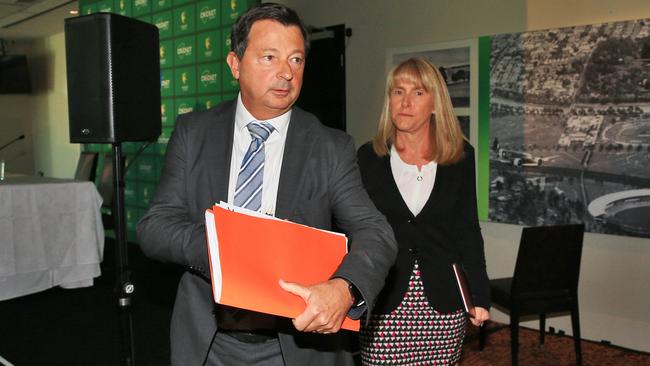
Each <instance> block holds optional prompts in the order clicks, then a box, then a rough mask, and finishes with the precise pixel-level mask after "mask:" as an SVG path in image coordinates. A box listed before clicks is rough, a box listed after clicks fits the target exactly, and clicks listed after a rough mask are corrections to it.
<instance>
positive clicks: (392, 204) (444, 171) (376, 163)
mask: <svg viewBox="0 0 650 366" xmlns="http://www.w3.org/2000/svg"><path fill="white" fill-rule="evenodd" d="M358 158H359V166H360V168H361V176H362V179H363V183H364V185H365V187H366V190H367V191H368V194H369V195H370V198H371V199H372V200H373V202H374V203H375V205H376V206H377V208H378V209H379V211H381V212H382V213H383V214H384V215H385V216H386V218H387V219H388V222H389V223H390V225H391V226H392V228H393V231H394V232H395V238H396V239H397V242H398V244H399V252H398V254H397V260H396V262H395V265H394V266H393V267H392V268H391V270H390V272H389V274H388V278H387V279H386V285H385V287H384V289H383V290H382V292H381V294H380V295H379V297H378V300H377V304H376V305H375V308H374V313H376V314H388V313H390V312H391V311H393V310H394V309H395V308H396V307H397V306H398V305H399V304H400V302H401V301H402V299H403V297H404V293H405V292H406V290H407V287H408V281H409V277H410V275H411V271H412V270H413V265H414V263H415V260H416V259H417V261H418V264H419V267H420V274H421V278H422V281H423V283H424V292H425V294H426V295H427V298H428V300H429V303H430V304H431V306H432V307H433V308H434V309H436V310H438V311H440V312H443V313H449V312H453V311H456V310H458V309H460V308H462V302H461V297H460V294H459V292H458V289H457V287H456V282H455V280H454V274H453V270H452V267H451V265H452V263H453V262H458V263H460V264H462V266H463V268H464V269H465V272H466V274H467V279H468V281H469V284H470V288H471V290H472V298H473V301H474V305H476V306H480V307H484V308H486V309H489V308H490V287H489V281H488V277H487V273H486V270H485V255H484V253H483V237H482V236H481V229H480V227H479V224H478V215H477V207H476V183H475V173H474V149H473V148H472V147H471V145H469V144H467V143H466V144H465V157H464V158H463V159H462V160H461V161H460V162H458V163H455V164H452V165H446V166H442V165H438V170H437V172H436V180H435V183H434V186H433V190H432V192H431V195H430V197H429V199H428V200H427V202H426V204H425V205H424V207H423V208H422V211H421V212H420V213H419V214H418V215H417V216H413V214H412V213H411V211H410V210H409V208H408V207H407V206H406V203H405V202H404V200H403V199H402V196H401V194H400V192H399V189H398V188H397V184H396V183H395V180H394V179H393V173H392V171H391V167H390V157H389V156H384V157H378V156H377V155H376V154H375V152H374V150H373V149H372V145H371V144H370V143H367V144H365V145H363V146H361V148H359V151H358Z"/></svg>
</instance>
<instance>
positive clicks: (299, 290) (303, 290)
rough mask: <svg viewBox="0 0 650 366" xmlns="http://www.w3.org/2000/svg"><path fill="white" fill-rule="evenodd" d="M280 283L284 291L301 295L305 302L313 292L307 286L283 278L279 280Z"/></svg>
mask: <svg viewBox="0 0 650 366" xmlns="http://www.w3.org/2000/svg"><path fill="white" fill-rule="evenodd" d="M278 283H279V284H280V287H282V289H283V290H284V291H287V292H290V293H292V294H294V295H297V296H300V297H301V298H302V299H303V300H305V302H307V298H309V295H310V293H311V292H310V291H309V289H307V287H305V286H301V285H299V284H297V283H293V282H286V281H284V280H282V279H281V280H280V281H278Z"/></svg>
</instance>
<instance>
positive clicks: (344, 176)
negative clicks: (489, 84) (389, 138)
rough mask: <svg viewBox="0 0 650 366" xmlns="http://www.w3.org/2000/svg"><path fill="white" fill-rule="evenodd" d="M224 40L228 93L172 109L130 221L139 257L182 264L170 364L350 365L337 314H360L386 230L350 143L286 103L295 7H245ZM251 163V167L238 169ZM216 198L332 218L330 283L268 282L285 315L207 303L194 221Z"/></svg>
mask: <svg viewBox="0 0 650 366" xmlns="http://www.w3.org/2000/svg"><path fill="white" fill-rule="evenodd" d="M231 40H232V45H231V47H232V52H230V53H229V54H228V56H227V62H228V65H229V66H230V69H231V72H232V74H233V76H234V78H235V79H238V80H239V84H240V90H241V92H240V94H239V96H238V98H237V100H236V101H230V102H225V103H223V104H221V105H219V106H218V107H216V108H214V109H210V110H208V111H205V112H199V113H190V114H185V115H182V116H179V118H178V121H177V125H176V129H175V131H174V133H173V134H172V137H171V139H170V141H169V144H168V146H167V156H166V164H165V169H164V171H163V175H162V177H161V179H160V183H159V186H158V189H157V191H156V194H155V196H154V198H153V200H152V203H151V206H150V208H149V211H148V212H147V213H146V214H145V215H144V217H143V218H142V220H141V221H140V222H139V223H138V236H139V238H140V241H141V247H142V250H143V251H144V252H145V254H147V255H148V256H150V257H152V258H155V259H158V260H162V261H170V262H175V263H179V264H181V265H183V266H185V268H187V272H186V273H185V274H184V275H183V277H182V278H181V281H180V284H179V288H178V293H177V296H176V303H175V306H174V313H173V316H172V325H171V351H172V364H173V365H200V364H201V363H202V362H204V363H206V364H209V365H245V364H250V365H351V364H352V357H351V355H350V347H349V344H347V339H348V337H345V334H344V333H345V332H338V330H339V328H340V326H341V323H342V322H343V319H344V318H345V316H351V317H355V318H359V317H360V316H361V315H362V313H364V312H369V311H370V310H371V307H372V305H373V303H374V300H375V297H376V296H377V294H378V293H379V291H380V290H381V288H382V286H383V284H384V279H385V277H386V274H387V273H388V269H389V268H390V266H391V265H392V263H393V261H394V259H395V255H396V243H395V239H394V236H393V233H392V230H391V229H390V227H389V225H388V223H387V222H386V220H385V218H384V217H383V216H382V215H381V214H380V213H379V212H378V211H377V210H376V208H375V207H374V205H373V204H372V202H371V201H370V199H369V198H368V195H367V193H366V192H365V191H364V189H363V186H362V183H361V179H360V174H359V169H358V166H357V164H356V157H355V150H354V146H353V142H352V140H351V138H350V137H349V136H348V135H346V134H344V133H342V132H340V131H337V130H333V129H330V128H327V127H325V126H323V125H322V124H320V122H319V121H318V120H317V119H316V118H315V117H314V116H313V115H311V114H309V113H307V112H305V111H302V110H301V109H299V108H297V107H294V106H293V104H294V102H295V101H296V99H297V98H298V95H299V93H300V88H301V85H302V76H303V70H304V64H305V58H306V54H307V48H308V40H307V33H306V31H305V28H304V26H303V25H302V23H301V21H300V19H299V18H298V16H297V14H296V13H295V12H294V11H293V10H291V9H289V8H287V7H285V6H283V5H278V4H269V3H266V4H262V5H260V6H257V7H254V8H252V9H251V10H249V11H248V12H246V13H245V14H243V15H242V16H241V17H240V19H238V20H237V22H236V23H235V25H234V26H233V31H232V36H231ZM260 126H261V127H260ZM260 128H262V129H261V130H260ZM262 135H263V136H262ZM255 149H257V150H255ZM258 152H261V156H262V157H263V158H262V159H261V162H259V161H258V158H257V157H256V156H259V155H256V154H258ZM256 161H257V162H258V163H259V164H260V165H261V168H260V169H258V170H255V173H250V175H247V174H249V173H248V168H249V166H251V165H253V164H255V162H256ZM260 171H261V172H260ZM257 172H260V173H259V175H255V174H257ZM251 177H255V178H251ZM258 178H259V182H261V184H260V185H259V186H254V188H253V189H251V193H250V195H246V197H245V198H241V197H242V196H243V195H244V193H243V192H246V191H247V190H248V187H250V186H252V185H253V183H251V182H258ZM249 183H250V184H249ZM247 184H249V185H247ZM260 193H261V194H260ZM219 201H228V202H230V203H234V204H238V205H241V206H243V207H251V206H248V205H249V204H250V203H251V202H257V204H255V205H253V206H252V207H253V209H259V210H260V211H262V212H264V213H269V214H273V215H275V216H276V217H279V218H283V219H289V220H291V221H294V222H299V223H303V224H306V225H309V226H313V227H318V228H322V229H330V228H331V226H332V218H333V219H334V222H335V224H336V225H337V226H338V227H339V228H340V229H341V230H342V231H344V232H345V233H346V234H347V235H348V237H349V239H350V250H349V253H348V254H347V255H346V256H345V258H344V260H343V262H342V263H341V265H340V266H339V268H338V269H337V271H336V272H335V273H334V274H333V276H332V277H331V278H330V279H329V280H327V281H325V282H322V283H319V284H316V285H313V286H304V285H302V284H297V283H285V282H280V283H279V284H278V285H279V286H281V287H282V288H283V289H285V290H286V291H289V292H291V293H294V294H296V295H298V296H301V297H302V298H303V299H304V300H305V311H304V312H303V313H302V314H300V315H299V316H297V317H296V318H295V319H292V320H289V319H284V318H279V317H274V316H270V315H265V314H260V313H253V312H250V311H245V310H241V309H234V308H229V307H225V306H220V305H219V306H215V305H214V303H213V300H212V293H211V286H210V282H209V281H210V280H209V275H210V274H209V268H208V258H207V249H206V244H205V229H204V224H203V222H204V211H205V209H207V208H210V207H211V206H212V205H213V204H214V203H215V202H219ZM238 201H239V202H240V203H241V202H244V203H241V204H240V203H238Z"/></svg>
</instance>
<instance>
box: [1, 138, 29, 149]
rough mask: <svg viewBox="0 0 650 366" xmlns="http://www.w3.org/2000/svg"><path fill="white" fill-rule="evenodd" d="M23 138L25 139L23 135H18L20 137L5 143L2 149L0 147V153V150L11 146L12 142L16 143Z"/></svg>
mask: <svg viewBox="0 0 650 366" xmlns="http://www.w3.org/2000/svg"><path fill="white" fill-rule="evenodd" d="M24 138H25V135H20V136H18V137H16V138H15V139H13V140H11V141H9V142H7V143H6V144H4V145H2V147H0V151H2V149H4V148H5V147H7V146H9V145H11V144H13V143H14V142H16V141H18V140H22V139H24Z"/></svg>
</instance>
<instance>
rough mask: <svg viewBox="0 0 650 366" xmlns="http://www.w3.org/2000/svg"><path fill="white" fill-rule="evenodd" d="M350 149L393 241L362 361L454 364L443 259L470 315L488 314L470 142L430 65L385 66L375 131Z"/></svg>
mask: <svg viewBox="0 0 650 366" xmlns="http://www.w3.org/2000/svg"><path fill="white" fill-rule="evenodd" d="M358 157H359V165H360V167H361V174H362V178H363V182H364V184H365V187H366V189H367V190H368V193H369V194H370V197H371V198H372V200H373V201H374V203H375V205H376V206H377V208H378V209H379V210H380V211H381V212H382V213H383V214H384V215H386V217H387V219H388V221H389V222H390V224H391V226H392V227H393V230H394V232H395V237H396V238H397V241H398V243H399V253H398V256H397V261H396V263H395V265H394V266H393V268H392V269H391V271H390V273H389V275H388V278H387V279H386V286H385V287H384V289H383V291H382V293H381V294H380V296H379V298H378V300H377V304H376V305H375V308H374V312H373V314H372V317H371V321H370V322H369V323H368V325H367V326H366V327H364V328H363V329H362V331H361V336H360V343H361V358H362V362H363V364H364V365H386V364H391V365H403V364H409V365H410V364H413V363H417V364H427V365H428V364H436V365H453V364H456V363H457V362H458V360H459V358H460V353H461V347H462V343H463V338H464V336H465V324H466V315H465V313H464V310H463V306H462V302H461V301H462V300H461V297H460V294H459V291H458V288H457V286H456V282H455V279H454V273H453V270H452V263H454V262H456V263H459V264H461V265H462V267H463V269H464V270H465V273H466V275H467V279H468V281H469V284H470V288H471V290H472V298H473V302H474V304H475V306H476V307H475V311H474V314H471V317H470V320H471V322H472V323H473V324H474V325H477V326H480V325H481V324H482V323H483V322H484V321H486V320H487V319H489V317H490V315H489V312H488V309H489V307H490V300H489V298H490V296H489V284H488V278H487V273H486V271H485V255H484V253H483V238H482V237H481V232H480V227H479V224H478V217H477V208H476V183H475V173H474V169H475V168H474V150H473V149H472V147H471V146H470V145H469V144H468V143H467V142H466V141H465V138H464V136H463V133H462V132H461V130H460V126H459V124H458V120H457V119H456V117H455V115H454V112H453V107H452V105H451V99H450V98H449V92H448V91H447V87H446V85H445V81H444V79H443V77H442V75H441V74H440V72H439V71H438V69H437V68H436V67H435V66H433V65H432V64H431V63H429V62H428V61H426V60H424V59H421V58H415V59H409V60H406V61H403V62H402V63H400V64H399V65H397V66H396V67H395V68H394V69H393V70H392V71H391V72H390V74H389V75H388V80H387V82H386V96H385V101H384V107H383V111H382V115H381V118H380V122H379V131H378V133H377V136H376V137H375V139H374V140H373V141H372V144H370V143H367V144H365V145H364V146H362V147H361V148H360V149H359V153H358Z"/></svg>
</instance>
